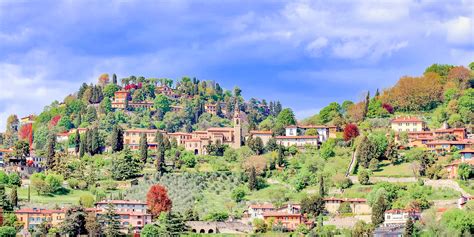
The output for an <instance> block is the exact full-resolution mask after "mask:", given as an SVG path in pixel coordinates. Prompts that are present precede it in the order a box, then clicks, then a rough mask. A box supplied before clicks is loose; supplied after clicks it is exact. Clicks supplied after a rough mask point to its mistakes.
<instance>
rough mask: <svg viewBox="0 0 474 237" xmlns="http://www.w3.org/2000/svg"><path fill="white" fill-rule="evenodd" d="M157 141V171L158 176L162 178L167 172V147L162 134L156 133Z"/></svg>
mask: <svg viewBox="0 0 474 237" xmlns="http://www.w3.org/2000/svg"><path fill="white" fill-rule="evenodd" d="M155 141H156V152H157V155H156V170H157V171H158V175H159V176H160V177H161V175H163V173H164V172H165V145H164V142H163V134H161V133H160V132H157V133H156V136H155Z"/></svg>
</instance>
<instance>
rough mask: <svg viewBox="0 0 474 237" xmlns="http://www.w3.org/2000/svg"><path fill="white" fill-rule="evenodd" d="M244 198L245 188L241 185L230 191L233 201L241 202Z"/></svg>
mask: <svg viewBox="0 0 474 237" xmlns="http://www.w3.org/2000/svg"><path fill="white" fill-rule="evenodd" d="M244 198H245V190H244V188H243V187H238V188H236V189H234V190H233V191H232V199H234V201H235V202H241V201H243V200H244Z"/></svg>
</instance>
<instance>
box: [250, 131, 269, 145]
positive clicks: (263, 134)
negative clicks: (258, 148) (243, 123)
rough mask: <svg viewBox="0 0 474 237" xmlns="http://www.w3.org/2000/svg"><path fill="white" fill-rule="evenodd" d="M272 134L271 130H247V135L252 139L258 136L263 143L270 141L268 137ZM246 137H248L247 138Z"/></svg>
mask: <svg viewBox="0 0 474 237" xmlns="http://www.w3.org/2000/svg"><path fill="white" fill-rule="evenodd" d="M272 136H273V132H272V131H257V130H252V131H250V132H249V136H248V137H252V138H253V139H255V138H257V137H259V138H260V139H262V142H263V145H267V143H268V141H270V139H271V138H272ZM247 139H248V138H247Z"/></svg>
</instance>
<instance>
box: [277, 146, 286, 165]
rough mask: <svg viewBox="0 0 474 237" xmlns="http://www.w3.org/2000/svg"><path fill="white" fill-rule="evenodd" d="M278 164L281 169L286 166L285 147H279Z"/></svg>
mask: <svg viewBox="0 0 474 237" xmlns="http://www.w3.org/2000/svg"><path fill="white" fill-rule="evenodd" d="M277 164H278V166H279V167H283V166H285V165H286V160H285V153H284V151H283V147H282V146H281V145H280V146H278V158H277Z"/></svg>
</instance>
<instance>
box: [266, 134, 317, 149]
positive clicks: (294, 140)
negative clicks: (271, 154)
mask: <svg viewBox="0 0 474 237" xmlns="http://www.w3.org/2000/svg"><path fill="white" fill-rule="evenodd" d="M275 140H276V142H277V144H279V145H282V146H286V147H289V146H296V147H300V148H301V147H304V146H306V145H310V146H318V144H319V141H320V139H319V136H276V137H275Z"/></svg>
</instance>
